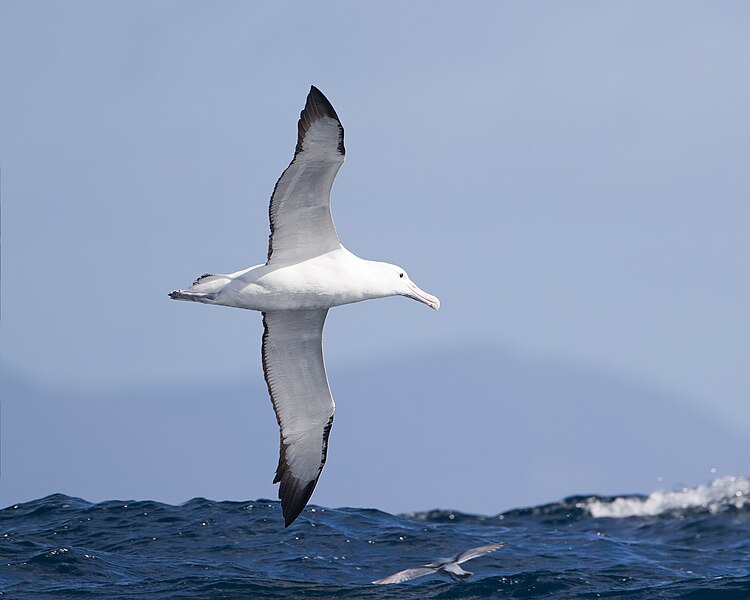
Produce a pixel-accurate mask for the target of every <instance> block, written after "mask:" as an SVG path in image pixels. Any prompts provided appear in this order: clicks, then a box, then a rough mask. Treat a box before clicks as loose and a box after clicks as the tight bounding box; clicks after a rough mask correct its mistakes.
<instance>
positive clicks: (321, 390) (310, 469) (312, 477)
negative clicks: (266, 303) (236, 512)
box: [263, 309, 334, 527]
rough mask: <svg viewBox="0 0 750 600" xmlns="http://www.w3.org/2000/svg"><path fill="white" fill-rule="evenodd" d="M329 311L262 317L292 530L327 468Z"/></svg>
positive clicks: (280, 475)
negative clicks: (326, 341) (325, 346)
mask: <svg viewBox="0 0 750 600" xmlns="http://www.w3.org/2000/svg"><path fill="white" fill-rule="evenodd" d="M327 314H328V310H327V309H325V310H280V311H271V312H266V313H263V326H264V327H265V331H264V332H263V374H264V375H265V378H266V383H267V384H268V392H269V393H270V395H271V401H272V402H273V408H274V410H275V411H276V419H277V420H278V422H279V427H280V429H281V450H280V455H279V466H278V468H277V469H276V478H275V479H274V481H273V482H274V483H280V484H281V485H280V486H279V498H280V499H281V509H282V512H283V513H284V522H285V524H286V526H287V527H288V526H289V525H290V524H291V523H292V521H294V519H296V518H297V516H298V515H299V514H300V513H301V512H302V509H303V508H305V505H306V504H307V501H308V500H309V499H310V496H312V493H313V490H314V489H315V484H316V483H317V482H318V477H320V473H321V471H322V470H323V465H325V462H326V453H327V451H328V435H329V433H330V432H331V425H332V424H333V411H334V404H333V397H332V396H331V390H330V388H329V387H328V379H327V377H326V370H325V365H324V364H323V324H324V323H325V319H326V315H327Z"/></svg>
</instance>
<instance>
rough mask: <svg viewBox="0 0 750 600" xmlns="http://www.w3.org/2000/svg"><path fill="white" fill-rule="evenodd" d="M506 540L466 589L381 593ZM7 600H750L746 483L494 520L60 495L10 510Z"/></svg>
mask: <svg viewBox="0 0 750 600" xmlns="http://www.w3.org/2000/svg"><path fill="white" fill-rule="evenodd" d="M498 541H502V542H505V543H506V545H505V547H503V548H502V549H500V550H498V551H497V552H495V553H493V554H488V555H486V556H482V557H480V558H476V559H474V560H472V561H471V562H467V563H464V565H463V566H464V567H465V568H467V569H468V570H470V571H473V572H474V573H475V575H474V577H472V578H471V579H469V580H468V581H465V582H454V581H451V580H446V579H442V578H439V577H437V576H428V577H424V578H421V579H416V580H414V581H410V582H407V583H403V584H395V585H384V586H378V585H372V584H371V583H370V582H371V581H373V580H375V579H378V578H381V577H384V576H386V575H389V574H391V573H393V572H395V571H399V570H401V569H404V568H408V567H412V566H418V565H420V564H424V563H426V562H429V561H430V560H432V559H433V558H436V557H438V556H449V555H451V554H453V553H455V552H458V551H460V550H463V549H467V548H471V547H473V546H480V545H484V544H489V543H492V542H498ZM0 592H1V593H2V596H3V597H8V598H112V599H116V598H153V599H161V598H188V599H190V598H303V597H304V598H399V599H424V598H440V599H449V598H644V599H645V598H690V599H696V600H697V599H704V598H705V599H711V598H750V479H748V478H744V477H724V478H720V479H717V480H715V481H713V482H712V483H710V484H707V485H703V486H698V487H696V488H687V489H683V490H679V491H675V492H654V493H652V494H651V495H650V496H628V497H606V498H605V497H596V496H580V497H571V498H567V499H565V500H563V501H561V502H556V503H552V504H547V505H543V506H536V507H532V508H524V509H519V510H512V511H509V512H505V513H502V514H499V515H494V516H481V515H470V514H463V513H460V512H455V511H444V510H435V511H430V512H424V513H414V514H405V515H390V514H387V513H384V512H380V511H377V510H371V509H357V508H337V509H330V508H319V507H314V506H313V507H308V508H307V509H306V510H305V512H304V513H303V514H302V515H301V516H300V518H299V519H298V520H297V521H296V523H294V524H293V525H292V526H291V527H289V528H288V529H284V527H283V521H282V518H281V514H280V510H279V505H278V503H277V502H272V501H268V500H258V501H252V502H214V501H211V500H205V499H200V498H197V499H194V500H190V501H189V502H186V503H185V504H182V505H180V506H171V505H167V504H161V503H158V502H151V501H119V500H118V501H115V500H112V501H108V502H100V503H97V504H93V503H90V502H86V501H85V500H81V499H79V498H71V497H68V496H64V495H60V494H55V495H52V496H48V497H46V498H41V499H39V500H34V501H32V502H27V503H24V504H19V505H15V506H11V507H8V508H5V509H3V510H2V511H0Z"/></svg>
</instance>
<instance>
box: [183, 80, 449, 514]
mask: <svg viewBox="0 0 750 600" xmlns="http://www.w3.org/2000/svg"><path fill="white" fill-rule="evenodd" d="M297 130H298V134H297V147H296V149H295V152H294V159H293V160H292V162H291V163H290V165H289V166H288V167H287V168H286V170H285V171H284V172H283V173H282V174H281V177H280V178H279V180H278V181H277V182H276V187H275V188H274V190H273V194H272V196H271V204H270V207H269V211H268V212H269V219H270V226H271V235H270V236H269V240H268V259H267V261H266V263H265V264H263V265H256V266H254V267H250V268H247V269H244V270H242V271H237V272H236V273H230V274H228V275H212V274H205V275H202V276H200V277H199V278H198V279H197V280H196V281H195V282H193V285H192V287H190V289H187V290H177V291H174V292H171V293H170V294H169V296H170V298H172V299H173V300H191V301H194V302H203V303H205V304H219V305H222V306H234V307H237V308H247V309H250V310H258V311H261V312H262V313H263V326H264V328H265V330H264V333H263V342H262V357H263V374H264V376H265V379H266V383H267V385H268V391H269V393H270V395H271V402H272V403H273V407H274V410H275V411H276V419H277V420H278V423H279V427H280V435H281V451H280V456H279V465H278V468H277V469H276V477H275V479H274V483H280V486H279V498H280V499H281V508H282V512H283V514H284V521H285V524H286V526H287V527H288V526H289V525H290V524H291V523H292V522H293V521H294V520H295V519H296V518H297V516H298V515H299V514H300V513H301V512H302V509H303V508H304V507H305V505H306V504H307V502H308V500H309V499H310V496H312V493H313V490H314V489H315V484H316V483H317V482H318V478H319V477H320V473H321V471H322V470H323V465H325V462H326V453H327V450H328V436H329V434H330V432H331V425H332V423H333V412H334V403H333V397H332V396H331V390H330V388H329V387H328V379H327V376H326V371H325V366H324V364H323V324H324V322H325V319H326V315H327V314H328V309H329V308H331V307H333V306H340V305H342V304H349V303H351V302H359V301H361V300H368V299H370V298H384V297H386V296H395V295H401V296H406V297H408V298H413V299H414V300H417V301H418V302H422V303H424V304H426V305H427V306H429V307H430V308H433V309H435V310H437V309H438V308H440V301H439V300H438V299H437V298H436V297H435V296H432V295H430V294H428V293H426V292H424V291H422V290H421V289H419V288H418V287H417V286H416V285H415V284H414V283H413V282H412V281H411V280H410V279H409V276H408V275H407V274H406V271H404V269H402V268H401V267H398V266H396V265H391V264H388V263H384V262H375V261H370V260H363V259H361V258H358V257H357V256H355V255H354V254H352V253H351V252H349V251H348V250H347V249H346V248H344V247H343V246H342V245H341V243H340V242H339V238H338V235H337V234H336V228H335V227H334V225H333V219H332V218H331V207H330V195H331V187H332V186H333V180H334V179H335V177H336V173H337V172H338V170H339V168H340V167H341V165H342V164H343V162H344V153H345V151H344V128H343V127H342V126H341V122H340V121H339V118H338V116H337V115H336V111H335V110H334V109H333V106H331V103H330V102H329V101H328V99H327V98H326V97H325V96H324V95H323V94H322V93H321V92H320V90H318V89H317V88H316V87H314V86H313V87H311V88H310V93H309V94H308V96H307V102H306V103H305V108H304V110H303V111H302V113H301V114H300V119H299V123H298V125H297Z"/></svg>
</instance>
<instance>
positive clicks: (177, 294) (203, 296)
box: [169, 290, 216, 303]
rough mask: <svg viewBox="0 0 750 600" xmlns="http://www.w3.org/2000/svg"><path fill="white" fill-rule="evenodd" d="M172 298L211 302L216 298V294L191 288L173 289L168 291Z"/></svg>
mask: <svg viewBox="0 0 750 600" xmlns="http://www.w3.org/2000/svg"><path fill="white" fill-rule="evenodd" d="M169 297H170V298H172V300H190V301H191V302H204V303H211V302H213V301H214V300H216V294H213V293H207V292H194V291H192V290H175V291H174V292H169Z"/></svg>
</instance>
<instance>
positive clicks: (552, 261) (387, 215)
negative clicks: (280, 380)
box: [0, 0, 750, 502]
mask: <svg viewBox="0 0 750 600" xmlns="http://www.w3.org/2000/svg"><path fill="white" fill-rule="evenodd" d="M749 26H750V5H748V4H747V3H743V2H710V3H708V2H703V3H691V2H660V3H651V2H610V3H598V2H567V3H559V2H536V3H523V2H513V3H509V2H470V3H447V2H442V3H441V2H378V3H369V4H365V3H345V2H333V3H326V4H325V5H323V6H321V5H315V6H312V5H310V4H309V3H301V2H284V3H271V2H269V3H250V2H215V3H214V2H212V3H205V2H119V3H109V2H108V3H99V2H65V3H62V2H60V3H51V2H27V1H24V2H12V1H7V0H6V1H5V2H3V3H2V5H0V67H1V72H2V93H1V94H0V167H1V168H2V251H3V252H2V325H1V327H2V342H1V343H2V348H1V349H2V362H3V366H4V368H5V369H6V370H8V371H9V372H13V373H14V374H16V375H18V376H19V377H22V378H26V379H27V380H29V381H34V382H37V383H40V384H43V385H46V386H51V387H53V388H55V389H59V390H61V391H65V392H67V391H71V392H73V391H75V390H87V391H92V392H95V391H107V390H117V389H120V388H122V386H125V385H128V386H132V385H139V386H140V385H143V386H148V385H153V384H160V385H171V384H174V385H178V384H180V383H185V382H188V381H201V382H210V381H212V380H217V379H221V380H229V379H237V378H243V377H248V378H259V377H260V374H261V369H260V364H259V344H260V333H261V323H260V317H259V315H256V314H251V313H241V312H239V311H236V310H229V309H222V308H218V307H206V306H196V305H192V304H182V303H175V302H170V301H169V299H168V298H167V296H166V294H167V292H169V291H170V290H172V289H176V288H179V287H181V286H184V285H186V284H188V283H190V282H191V281H192V279H193V278H194V277H195V276H196V275H199V274H201V273H203V272H205V271H219V272H227V271H233V270H236V269H239V268H243V267H245V266H249V265H251V264H256V263H259V262H263V260H264V257H265V252H266V245H267V234H268V224H267V205H268V197H269V195H270V192H271V190H272V189H273V185H274V183H275V181H276V179H277V177H278V176H279V174H280V173H281V171H282V170H283V168H284V167H285V166H286V165H287V164H288V162H289V160H290V159H291V156H292V152H293V147H294V141H295V131H296V120H297V117H298V114H299V111H300V109H301V108H302V106H303V104H304V99H305V95H306V93H307V90H308V89H309V86H310V84H315V85H316V86H318V87H319V88H320V89H321V90H323V92H324V93H325V94H326V95H327V96H328V97H329V99H330V100H331V102H332V103H333V105H334V106H335V107H336V110H337V112H338V114H339V116H340V117H341V119H342V122H343V124H344V127H345V128H346V141H347V143H346V146H347V152H348V157H347V163H346V164H345V165H344V167H343V168H342V170H341V172H340V174H339V177H338V179H337V182H336V185H335V187H334V195H333V198H334V200H333V203H334V209H333V210H334V218H335V220H336V224H337V228H338V230H339V233H340V237H341V238H342V241H343V243H344V244H345V245H346V246H347V247H348V248H349V249H350V250H352V251H353V252H355V253H356V254H359V255H360V256H363V257H366V258H373V259H379V260H386V261H389V262H396V263H398V264H401V265H403V266H404V267H405V268H407V269H408V270H409V273H410V275H411V276H412V278H413V279H414V280H415V281H416V282H417V283H418V284H419V285H420V286H421V287H422V288H423V289H425V290H427V291H429V292H431V293H434V294H436V295H438V296H439V297H440V298H441V301H442V303H443V308H442V309H441V310H440V312H439V313H433V312H432V311H429V310H427V309H426V308H425V307H423V306H421V305H418V304H417V303H414V302H408V301H405V300H403V299H390V300H387V301H377V302H368V303H364V304H359V305H353V306H349V307H343V308H340V309H337V310H335V311H333V312H332V314H331V316H330V318H329V321H328V324H327V327H326V357H327V361H328V363H329V365H336V369H339V370H340V369H348V368H352V369H354V368H359V367H361V366H362V365H367V364H369V365H370V366H372V367H373V368H377V365H378V364H380V363H381V362H385V361H386V359H387V358H388V357H389V356H390V355H395V356H397V357H399V358H401V359H402V360H403V361H409V360H410V359H411V357H413V356H415V355H421V354H422V353H425V352H428V351H430V352H433V351H438V352H440V353H447V354H450V353H452V352H454V353H462V352H465V351H466V350H465V349H466V348H472V347H475V346H476V345H486V344H490V345H492V346H494V347H497V348H501V349H503V351H507V352H510V353H515V354H517V355H522V356H526V357H530V358H533V359H539V360H549V361H553V362H556V363H565V364H570V365H574V366H576V368H583V369H590V370H592V371H593V372H597V371H598V372H603V373H611V374H614V375H616V376H617V377H619V378H621V379H623V380H628V381H632V382H634V383H635V384H637V385H638V386H644V387H646V388H649V389H653V390H657V391H659V393H664V394H667V395H669V396H670V397H674V398H678V399H679V403H681V405H682V406H685V407H686V408H689V409H690V410H693V409H695V410H697V411H699V413H700V414H702V415H704V416H705V417H706V418H707V419H709V420H711V421H717V422H719V423H721V424H723V426H725V427H727V428H728V430H732V431H734V432H735V433H739V434H741V435H743V436H745V439H747V438H748V436H750V369H748V359H749V358H750V309H749V308H748V307H750V277H748V270H749V269H748V267H750V265H749V264H748V263H749V260H748V257H750V235H749V233H750V202H748V199H749V198H750V194H749V191H750V168H748V158H749V157H750V111H748V106H750V71H749V70H748V69H747V58H748V56H750V36H748V35H747V31H748V27H749ZM333 385H334V389H335V382H333ZM337 401H338V403H339V405H341V404H345V403H349V402H352V403H353V401H352V400H351V399H349V398H337ZM550 401H551V402H554V398H551V399H550ZM461 404H462V405H463V406H467V407H470V400H469V399H465V398H464V399H461ZM512 404H513V398H499V399H498V400H497V404H496V408H495V410H496V411H497V412H496V413H493V414H492V416H493V418H494V417H496V418H498V419H501V418H502V414H503V411H504V410H506V409H507V407H508V406H512ZM353 405H354V404H353ZM263 408H264V409H267V408H269V407H267V406H264V407H263ZM206 410H209V411H210V405H209V406H207V407H206ZM404 410H406V411H408V410H409V401H408V398H404ZM263 414H265V413H263ZM337 418H338V417H337ZM272 422H273V421H271V423H272ZM2 426H3V428H4V429H6V428H9V427H13V426H14V424H13V423H8V422H7V419H4V420H3V424H2ZM337 426H338V422H337ZM440 435H444V434H443V433H440ZM467 435H469V434H468V433H467ZM272 450H273V451H274V452H275V450H276V449H275V448H272ZM50 491H53V490H50ZM577 491H579V490H575V489H571V490H570V493H574V492H577ZM248 495H253V491H252V490H249V491H248ZM540 500H543V499H540ZM334 501H335V500H332V502H334Z"/></svg>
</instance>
